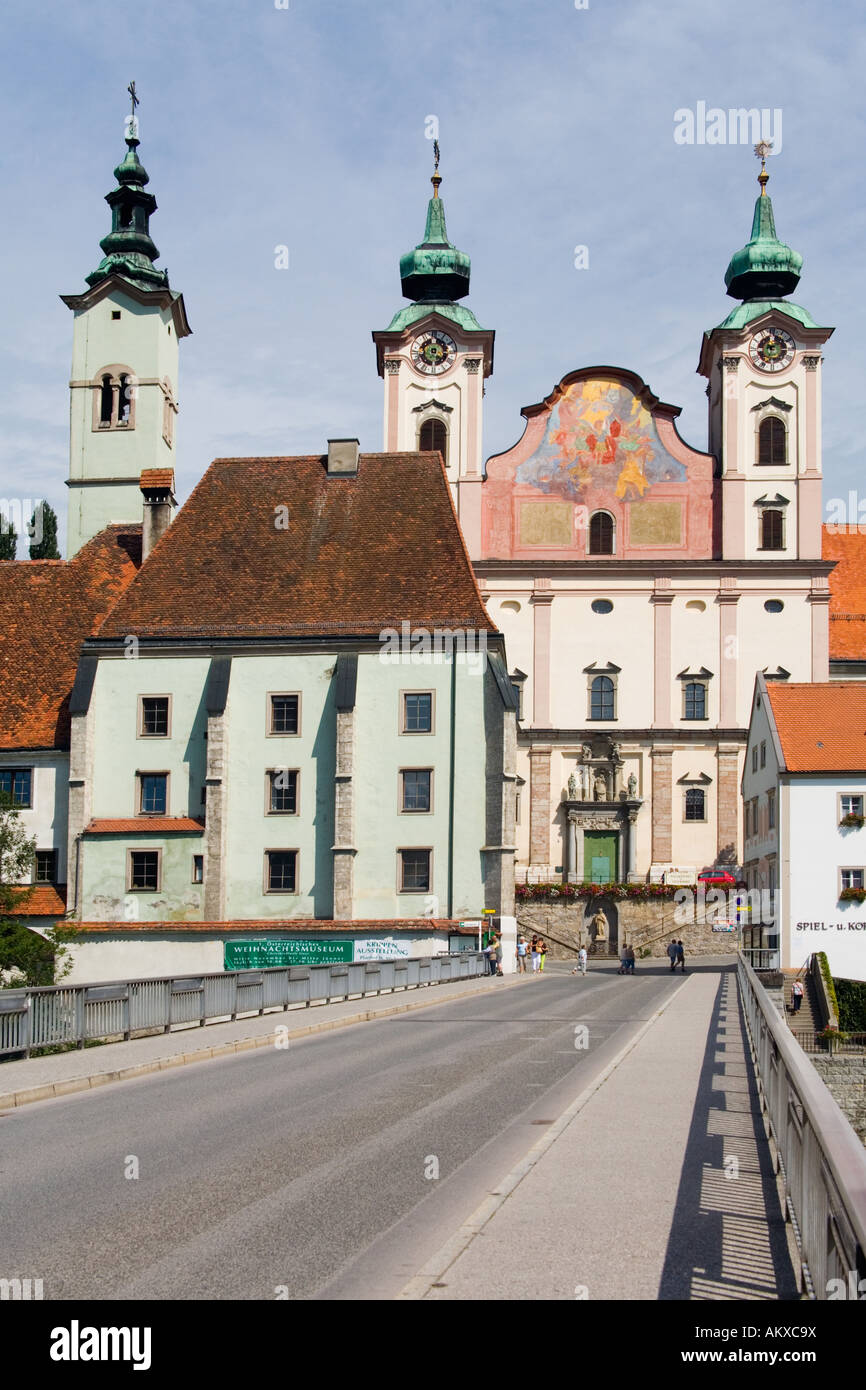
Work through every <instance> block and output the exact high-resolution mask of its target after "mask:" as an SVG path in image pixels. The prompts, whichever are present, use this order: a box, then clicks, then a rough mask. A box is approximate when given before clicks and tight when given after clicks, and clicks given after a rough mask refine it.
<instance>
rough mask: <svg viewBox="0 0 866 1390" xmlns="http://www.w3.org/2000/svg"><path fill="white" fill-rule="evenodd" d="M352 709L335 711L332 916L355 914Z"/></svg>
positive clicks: (342, 918) (342, 917) (343, 918)
mask: <svg viewBox="0 0 866 1390" xmlns="http://www.w3.org/2000/svg"><path fill="white" fill-rule="evenodd" d="M354 770H355V709H354V705H353V706H352V708H351V709H338V710H337V748H336V767H335V772H334V845H333V854H334V917H335V918H336V919H338V920H340V921H347V922H349V921H351V920H352V918H353V917H354V915H355V855H356V854H357V847H356V845H355V784H354Z"/></svg>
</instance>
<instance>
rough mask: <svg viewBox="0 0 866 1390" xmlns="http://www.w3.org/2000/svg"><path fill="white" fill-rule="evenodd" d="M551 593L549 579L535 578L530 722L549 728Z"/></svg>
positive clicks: (531, 598) (532, 601)
mask: <svg viewBox="0 0 866 1390" xmlns="http://www.w3.org/2000/svg"><path fill="white" fill-rule="evenodd" d="M553 599H554V594H553V590H552V588H551V584H550V580H549V579H536V581H535V588H534V590H533V592H532V594H531V595H530V598H529V602H530V605H531V607H532V609H533V644H532V646H533V673H532V676H533V682H532V685H533V688H532V723H533V725H534V727H535V728H537V729H549V728H550V643H551V612H550V609H551V604H552V603H553Z"/></svg>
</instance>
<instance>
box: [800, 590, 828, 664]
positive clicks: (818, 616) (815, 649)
mask: <svg viewBox="0 0 866 1390" xmlns="http://www.w3.org/2000/svg"><path fill="white" fill-rule="evenodd" d="M806 597H807V602H808V603H809V605H810V608H811V617H812V676H811V679H812V680H813V681H826V680H829V679H830V587H829V582H828V580H827V578H826V577H825V576H823V575H821V576H819V577H818V578H816V579H813V580H812V588H811V591H810V592H809V594H808V595H807V596H806Z"/></svg>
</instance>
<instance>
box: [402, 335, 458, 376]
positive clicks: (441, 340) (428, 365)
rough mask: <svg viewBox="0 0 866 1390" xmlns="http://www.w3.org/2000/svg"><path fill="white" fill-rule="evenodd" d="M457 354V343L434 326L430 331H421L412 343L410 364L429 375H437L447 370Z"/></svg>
mask: <svg viewBox="0 0 866 1390" xmlns="http://www.w3.org/2000/svg"><path fill="white" fill-rule="evenodd" d="M456 355H457V345H456V344H455V342H454V340H453V339H452V338H449V337H448V334H447V333H440V332H439V330H438V328H434V329H433V330H432V332H430V333H422V335H421V337H420V338H416V339H415V341H414V343H413V344H412V365H413V366H414V367H415V368H416V369H417V370H418V371H419V372H424V373H426V374H427V375H429V376H439V375H440V373H441V372H447V370H448V368H449V367H450V366H451V364H452V362H453V361H454V358H455V357H456Z"/></svg>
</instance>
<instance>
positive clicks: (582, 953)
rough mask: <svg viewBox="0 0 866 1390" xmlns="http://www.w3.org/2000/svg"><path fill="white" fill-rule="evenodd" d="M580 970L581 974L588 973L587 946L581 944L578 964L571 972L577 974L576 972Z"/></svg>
mask: <svg viewBox="0 0 866 1390" xmlns="http://www.w3.org/2000/svg"><path fill="white" fill-rule="evenodd" d="M578 971H580V974H581V975H585V974H586V947H585V946H581V948H580V950H579V951H578V953H577V965H576V966H575V967H574V969H573V970H572V972H571V973H572V975H576V974H577V973H578Z"/></svg>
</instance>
